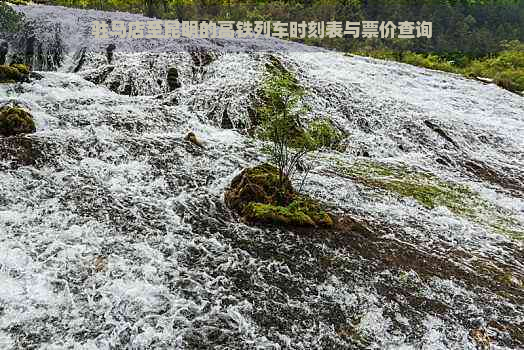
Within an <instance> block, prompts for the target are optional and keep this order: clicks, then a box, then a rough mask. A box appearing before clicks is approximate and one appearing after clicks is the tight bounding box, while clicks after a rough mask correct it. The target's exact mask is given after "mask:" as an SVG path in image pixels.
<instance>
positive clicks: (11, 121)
mask: <svg viewBox="0 0 524 350" xmlns="http://www.w3.org/2000/svg"><path fill="white" fill-rule="evenodd" d="M35 131H36V127H35V123H34V121H33V117H32V116H31V114H29V112H27V111H25V110H23V109H22V108H19V107H12V106H3V107H1V108H0V135H2V136H14V135H19V134H28V133H33V132H35Z"/></svg>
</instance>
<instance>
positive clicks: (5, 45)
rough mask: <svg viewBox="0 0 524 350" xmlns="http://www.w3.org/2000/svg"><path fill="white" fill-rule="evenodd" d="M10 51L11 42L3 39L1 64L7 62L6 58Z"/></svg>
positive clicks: (0, 53)
mask: <svg viewBox="0 0 524 350" xmlns="http://www.w3.org/2000/svg"><path fill="white" fill-rule="evenodd" d="M8 52H9V44H8V43H7V41H2V42H1V43H0V65H4V64H5V58H6V56H7V53H8Z"/></svg>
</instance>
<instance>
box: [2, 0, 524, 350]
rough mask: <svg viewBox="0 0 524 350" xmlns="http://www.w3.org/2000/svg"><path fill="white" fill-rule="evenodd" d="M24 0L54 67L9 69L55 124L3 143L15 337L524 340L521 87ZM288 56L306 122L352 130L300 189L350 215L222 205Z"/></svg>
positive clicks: (284, 343) (420, 343) (135, 343)
mask: <svg viewBox="0 0 524 350" xmlns="http://www.w3.org/2000/svg"><path fill="white" fill-rule="evenodd" d="M17 9H18V10H20V11H23V12H24V13H25V14H26V17H27V19H28V20H29V21H31V22H32V24H31V25H30V26H28V27H26V28H25V30H24V32H23V33H21V34H20V36H18V37H16V38H14V39H12V41H11V43H10V44H11V47H12V48H16V47H17V45H19V46H20V47H21V45H26V43H27V40H28V39H27V38H28V37H31V38H32V39H31V40H33V41H34V42H35V43H37V44H38V45H37V46H35V47H38V52H39V53H40V54H39V55H35V57H34V60H33V62H32V63H33V66H34V67H35V69H37V70H39V73H40V74H41V75H42V76H43V78H42V79H41V80H34V81H32V82H30V83H18V84H16V85H15V84H3V85H0V102H1V103H6V102H11V103H18V104H20V105H22V106H25V107H26V108H27V109H28V110H30V112H31V113H32V114H33V116H34V117H35V120H36V124H37V132H36V133H34V134H31V135H27V136H24V137H12V138H4V139H0V348H1V349H6V350H8V349H476V348H483V347H482V346H484V348H486V349H488V346H491V347H492V348H494V349H519V348H523V347H524V306H523V305H524V248H523V245H522V239H523V238H524V98H522V97H520V96H518V95H516V94H512V93H510V92H507V91H505V90H502V89H500V88H498V87H496V86H495V85H484V84H481V83H479V82H477V81H474V80H468V79H465V78H463V77H460V76H456V75H452V74H448V73H442V72H437V71H431V70H426V69H421V68H417V67H413V66H409V65H404V64H398V63H393V62H385V61H379V60H374V59H368V58H363V57H357V56H355V57H349V56H344V55H343V54H340V53H336V52H331V51H326V50H320V49H316V48H310V47H307V46H302V45H300V44H297V43H286V42H282V41H278V40H275V39H257V40H250V39H245V40H236V39H235V40H233V39H232V40H218V39H217V40H200V39H187V38H185V39H179V40H175V39H172V40H166V39H149V40H147V39H137V40H129V39H118V40H115V39H103V40H99V39H95V38H94V37H93V36H92V35H91V33H90V29H91V21H93V20H107V19H111V20H113V21H114V20H125V21H131V20H146V19H145V18H143V17H141V16H138V15H131V14H125V13H107V12H98V11H83V10H73V9H66V8H61V7H52V6H36V5H35V6H20V7H17ZM111 42H114V43H115V46H116V48H117V49H116V50H115V53H114V60H113V62H112V64H111V65H110V64H108V63H107V62H106V57H105V50H106V47H107V46H108V44H109V43H111ZM202 57H203V58H205V59H208V60H209V62H206V64H202V63H201V62H200V61H199V59H200V58H202ZM270 57H276V58H278V60H280V61H281V62H282V64H283V65H284V66H285V67H286V68H287V69H289V70H291V71H293V72H295V73H296V75H297V77H298V79H299V82H300V84H301V85H303V86H304V87H305V88H306V90H307V91H308V95H307V96H306V102H307V104H308V105H310V106H311V107H312V108H311V111H310V112H309V114H308V115H307V116H306V117H305V120H304V122H307V120H311V119H313V118H317V117H324V118H330V119H331V120H332V121H333V123H334V124H335V125H336V126H337V127H338V128H339V129H340V130H342V131H343V132H344V133H345V134H346V135H347V138H346V140H345V149H344V150H341V151H323V152H319V153H318V154H314V155H313V157H312V158H311V160H310V161H311V163H312V164H313V165H314V167H313V170H312V172H311V175H310V176H309V177H308V179H307V181H306V183H305V186H304V191H305V192H307V193H309V194H311V195H312V196H314V197H316V198H318V199H320V200H321V201H322V202H324V203H325V204H326V205H327V206H329V207H331V208H332V211H333V212H334V213H335V214H337V215H338V216H339V217H341V218H345V219H346V220H348V222H349V223H348V225H347V226H348V229H347V230H342V231H337V232H335V231H333V232H332V231H330V232H323V231H320V230H317V231H315V230H296V229H295V230H287V229H278V228H257V227H252V226H248V225H246V224H244V223H242V222H241V221H239V220H238V218H237V217H236V216H235V215H234V214H233V213H232V212H230V211H229V210H228V209H227V208H226V207H225V205H224V202H223V194H224V190H225V189H226V188H227V186H228V185H229V183H230V181H231V179H232V178H233V177H234V176H235V175H236V174H238V173H239V172H240V171H241V169H243V168H245V167H248V166H253V165H256V164H258V163H260V162H263V161H265V159H266V158H265V155H264V154H263V153H262V152H261V148H262V144H261V143H260V141H258V140H256V139H254V138H253V137H251V136H249V133H248V132H246V130H247V129H249V127H250V125H251V124H250V123H251V119H250V118H249V112H250V101H251V100H252V98H253V93H254V92H255V91H256V90H257V88H258V87H259V86H260V84H261V81H262V79H263V78H264V73H265V69H266V68H265V66H266V63H268V62H269V59H270ZM174 66H176V67H177V70H178V74H179V81H180V84H181V87H180V88H178V89H175V90H174V91H172V92H169V88H168V85H167V83H166V74H167V69H168V68H169V67H174ZM75 71H76V73H75ZM190 131H192V132H194V133H195V134H196V135H197V137H198V138H199V139H201V140H202V142H203V144H204V147H198V146H196V145H194V144H192V143H189V142H186V141H185V140H184V137H185V135H186V134H187V133H188V132H190ZM349 218H352V219H349ZM355 222H358V224H356V223H355ZM487 344H490V345H487Z"/></svg>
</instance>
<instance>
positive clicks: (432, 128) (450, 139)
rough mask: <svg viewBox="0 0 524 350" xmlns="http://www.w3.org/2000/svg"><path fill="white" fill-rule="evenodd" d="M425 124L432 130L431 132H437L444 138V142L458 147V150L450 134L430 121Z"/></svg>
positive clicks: (425, 121)
mask: <svg viewBox="0 0 524 350" xmlns="http://www.w3.org/2000/svg"><path fill="white" fill-rule="evenodd" d="M424 124H425V125H426V126H427V127H428V128H430V129H431V130H433V131H434V132H436V133H437V134H438V135H439V136H440V137H442V138H443V139H444V140H446V141H447V142H449V143H451V144H452V145H453V146H455V147H457V148H458V145H457V143H456V142H455V141H454V140H453V139H452V138H451V137H449V136H448V134H447V133H446V132H445V131H444V130H443V129H442V128H441V127H440V126H438V125H437V124H435V123H433V122H432V121H430V120H424Z"/></svg>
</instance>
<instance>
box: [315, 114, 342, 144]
mask: <svg viewBox="0 0 524 350" xmlns="http://www.w3.org/2000/svg"><path fill="white" fill-rule="evenodd" d="M308 132H309V135H311V137H312V138H313V140H314V142H315V144H316V146H317V147H325V148H331V149H336V150H343V147H341V142H342V140H343V138H344V136H343V134H342V133H341V132H340V130H338V129H337V128H336V127H335V126H334V125H333V123H332V122H331V121H330V120H329V119H318V120H315V121H313V122H311V123H310V124H309V126H308Z"/></svg>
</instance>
